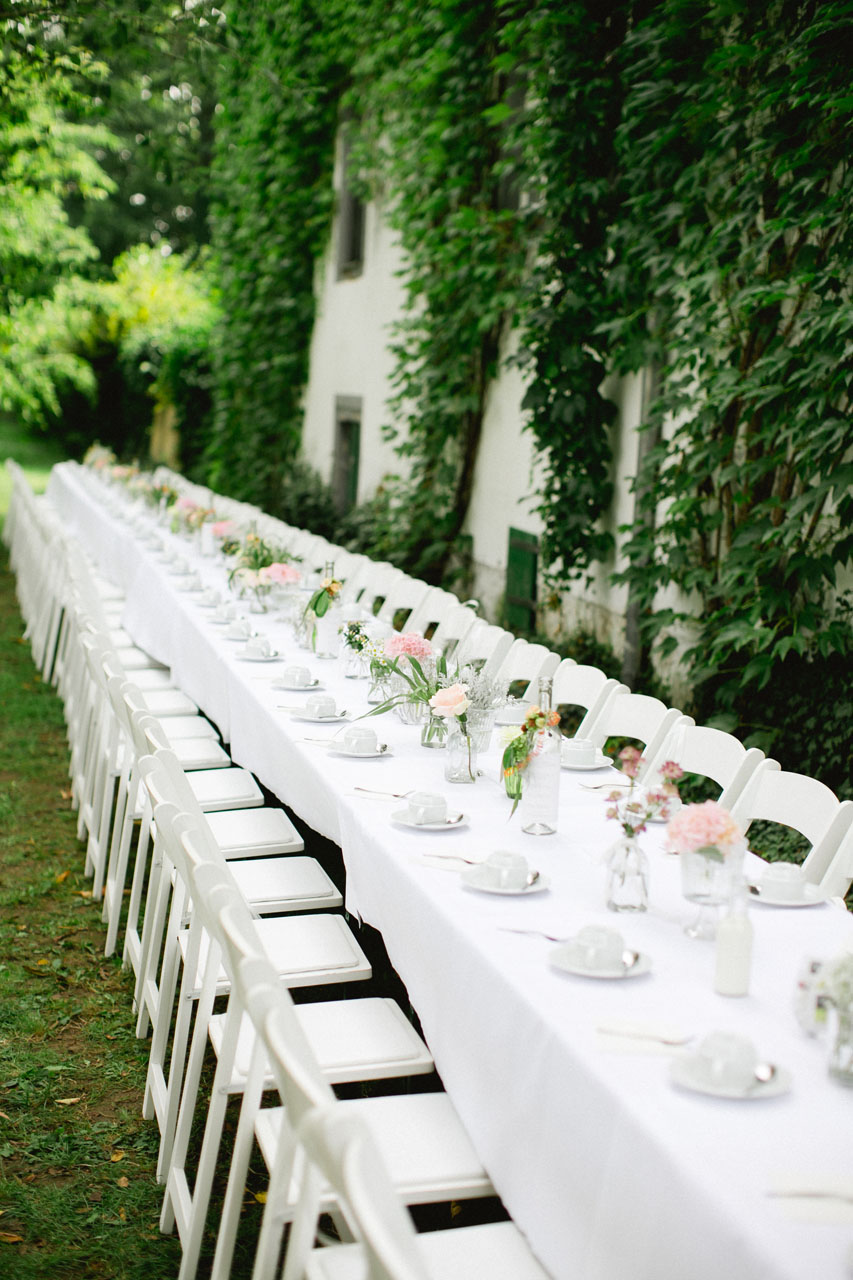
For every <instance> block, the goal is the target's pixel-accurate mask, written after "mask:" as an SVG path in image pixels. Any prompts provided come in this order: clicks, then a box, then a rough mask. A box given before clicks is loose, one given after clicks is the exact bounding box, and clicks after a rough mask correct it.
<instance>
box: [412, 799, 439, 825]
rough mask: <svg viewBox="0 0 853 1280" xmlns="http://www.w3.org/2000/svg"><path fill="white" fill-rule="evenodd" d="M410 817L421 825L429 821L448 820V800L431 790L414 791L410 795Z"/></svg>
mask: <svg viewBox="0 0 853 1280" xmlns="http://www.w3.org/2000/svg"><path fill="white" fill-rule="evenodd" d="M409 817H410V818H411V820H412V822H414V823H416V824H417V825H418V826H419V827H422V826H424V824H425V823H428V822H446V821H447V801H446V800H445V798H444V796H439V795H434V794H433V793H432V792H431V791H413V792H412V794H411V795H410V796H409Z"/></svg>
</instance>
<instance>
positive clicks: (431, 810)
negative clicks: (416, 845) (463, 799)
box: [391, 791, 470, 832]
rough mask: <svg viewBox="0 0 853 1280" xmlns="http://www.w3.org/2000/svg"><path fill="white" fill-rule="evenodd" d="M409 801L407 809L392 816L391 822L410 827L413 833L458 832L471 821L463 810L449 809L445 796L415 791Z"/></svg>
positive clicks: (400, 810) (410, 795) (398, 810)
mask: <svg viewBox="0 0 853 1280" xmlns="http://www.w3.org/2000/svg"><path fill="white" fill-rule="evenodd" d="M400 798H401V799H402V798H403V797H402V796H400ZM407 799H408V803H407V806H406V808H405V809H397V810H396V812H394V813H392V814H391V821H392V822H393V823H396V825H397V826H400V827H408V828H409V829H410V830H412V831H430V832H436V831H456V830H458V829H459V828H460V827H464V826H467V825H468V822H469V821H470V819H469V817H468V815H467V814H466V813H462V812H461V810H451V809H449V808H448V805H447V800H446V799H445V798H444V796H442V795H438V794H435V793H433V792H431V791H413V792H411V793H410V794H409V796H408V797H407Z"/></svg>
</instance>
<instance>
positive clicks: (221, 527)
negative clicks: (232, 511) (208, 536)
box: [210, 520, 236, 538]
mask: <svg viewBox="0 0 853 1280" xmlns="http://www.w3.org/2000/svg"><path fill="white" fill-rule="evenodd" d="M235 528H236V525H235V524H234V521H233V520H214V522H213V524H212V525H211V526H210V530H211V533H212V534H213V536H214V538H230V536H231V534H232V533H233V532H234V530H235Z"/></svg>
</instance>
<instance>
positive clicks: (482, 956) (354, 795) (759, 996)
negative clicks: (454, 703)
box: [48, 463, 853, 1280]
mask: <svg viewBox="0 0 853 1280" xmlns="http://www.w3.org/2000/svg"><path fill="white" fill-rule="evenodd" d="M48 495H49V500H50V501H51V502H52V503H53V504H54V506H55V507H56V509H57V510H58V511H59V513H60V514H61V516H62V517H63V519H64V520H65V522H66V525H67V527H68V528H69V531H70V532H72V533H73V534H74V535H75V536H76V537H77V538H78V540H79V541H80V543H81V544H82V545H83V547H84V548H85V550H86V551H87V552H88V553H89V554H91V555H92V556H93V557H94V558H95V560H96V561H97V562H98V563H99V565H100V567H101V569H102V571H103V572H104V574H105V575H107V576H108V577H110V578H111V579H112V580H114V581H115V582H116V583H117V584H118V585H120V586H121V587H122V588H123V589H124V591H125V593H126V597H127V603H126V607H125V613H124V618H123V623H124V625H125V627H126V629H127V630H128V631H129V633H130V634H131V636H132V637H133V639H134V640H135V641H136V643H138V644H139V645H141V646H142V647H144V648H145V649H146V650H148V651H149V652H150V653H151V654H153V655H154V656H155V657H156V658H158V659H159V660H160V661H162V662H164V663H166V664H168V665H169V666H170V667H171V669H172V672H173V675H174V677H175V680H176V681H177V683H178V684H179V685H180V686H181V688H183V689H184V690H185V692H186V693H188V694H189V695H190V696H191V697H192V698H194V699H195V700H196V701H197V702H198V704H199V705H200V706H201V707H202V709H203V710H204V711H205V712H206V713H207V714H208V715H209V716H210V718H211V719H212V720H214V721H215V723H216V724H217V725H218V726H219V728H220V730H221V732H222V734H223V737H224V738H225V740H226V741H228V742H229V743H230V748H231V753H232V756H233V758H234V760H235V761H236V762H237V763H239V764H241V765H244V766H245V767H247V768H249V769H251V770H252V771H253V772H254V773H255V774H256V775H257V776H258V777H259V779H260V780H261V782H262V783H264V785H265V786H267V787H268V788H270V790H272V791H273V792H274V793H275V794H276V795H277V796H279V797H280V798H281V799H282V801H284V802H285V803H286V804H287V805H289V806H290V807H291V808H292V809H293V810H294V811H295V813H296V814H297V815H298V817H299V818H301V819H302V820H303V821H304V822H305V823H307V824H308V825H309V826H310V827H311V828H313V829H314V830H315V831H317V832H319V833H321V834H322V835H324V836H326V837H328V838H329V839H331V840H333V841H335V842H336V843H337V844H338V845H339V846H340V848H341V850H342V853H343V858H344V862H345V866H346V875H347V884H346V895H347V906H348V909H349V910H350V911H351V912H353V913H354V914H355V915H357V916H359V917H360V918H361V919H363V920H364V921H366V922H367V923H369V924H371V925H373V926H374V927H375V928H377V929H378V930H380V932H381V933H382V935H383V938H384V941H385V945H386V948H387V950H388V954H389V956H390V959H391V961H392V963H393V964H394V966H395V968H396V969H397V971H398V972H399V974H400V976H401V978H402V980H403V981H404V983H405V984H406V987H407V988H408V991H409V995H410V998H411V1001H412V1004H413V1005H414V1007H415V1009H416V1010H417V1012H418V1015H419V1017H420V1020H421V1023H422V1026H423V1029H424V1033H425V1036H426V1039H427V1041H428V1043H429V1046H430V1049H431V1050H432V1052H433V1054H434V1056H435V1060H436V1064H437V1067H438V1070H439V1072H440V1074H441V1077H442V1080H443V1082H444V1085H445V1087H446V1089H447V1091H448V1093H449V1094H450V1096H451V1098H452V1099H453V1102H454V1105H455V1106H456V1108H457V1110H458V1112H459V1114H460V1116H461V1118H462V1120H463V1122H464V1124H465V1126H466V1128H467V1130H468V1132H469V1133H470V1135H471V1138H472V1140H473V1142H474V1144H475V1146H476V1148H477V1150H478V1152H479V1155H480V1157H481V1158H482V1160H483V1162H484V1164H485V1165H486V1167H487V1169H488V1170H489V1172H490V1174H491V1176H492V1179H493V1181H494V1184H495V1186H496V1188H497V1190H498V1192H499V1193H500V1195H501V1197H502V1199H503V1201H504V1203H505V1204H506V1206H507V1208H508V1210H509V1211H510V1213H511V1214H512V1216H513V1218H514V1219H515V1221H516V1222H517V1223H518V1225H519V1227H520V1228H521V1229H522V1230H523V1231H524V1232H525V1233H526V1235H527V1236H528V1239H529V1240H530V1242H531V1245H532V1247H533V1249H534V1251H535V1252H536V1254H537V1255H538V1257H539V1258H540V1260H541V1261H542V1263H543V1265H544V1266H545V1267H546V1268H547V1270H548V1271H549V1272H550V1273H551V1274H552V1275H553V1276H554V1277H569V1276H572V1277H579V1276H583V1277H584V1280H599V1278H601V1280H617V1278H619V1280H623V1278H624V1277H625V1276H632V1277H634V1278H635V1280H642V1278H646V1280H669V1278H670V1277H671V1278H672V1280H676V1277H677V1278H678V1280H683V1278H685V1277H690V1280H719V1277H720V1276H721V1275H725V1276H726V1277H727V1280H759V1278H760V1280H813V1278H814V1277H820V1278H821V1280H841V1278H842V1277H844V1276H848V1275H849V1274H850V1272H849V1270H848V1268H849V1266H850V1263H851V1246H852V1245H853V1197H851V1199H850V1200H849V1201H847V1202H845V1201H844V1200H837V1201H834V1200H825V1199H821V1198H820V1197H815V1198H813V1199H798V1200H796V1201H793V1200H792V1201H788V1200H786V1199H784V1198H782V1199H779V1198H772V1197H771V1196H769V1195H768V1191H769V1190H770V1188H771V1186H772V1185H773V1180H774V1179H775V1178H777V1177H785V1176H787V1175H792V1176H799V1177H800V1178H802V1179H808V1178H810V1177H812V1176H822V1175H827V1176H830V1175H833V1176H839V1177H844V1178H846V1180H847V1183H846V1185H847V1186H849V1189H850V1191H851V1192H853V1097H851V1095H850V1094H848V1093H846V1092H845V1091H844V1090H843V1089H842V1088H841V1087H840V1086H838V1085H837V1084H834V1083H833V1082H832V1081H831V1080H830V1079H829V1077H828V1075H827V1070H826V1053H827V1046H826V1044H825V1042H821V1041H820V1040H816V1039H812V1038H809V1037H807V1036H806V1035H804V1034H803V1033H802V1032H801V1031H800V1029H799V1027H798V1025H797V1023H796V1021H795V1019H794V1016H793V1012H792V996H793V992H794V987H795V982H796V978H797V974H798V971H799V969H800V966H801V963H802V960H803V957H805V956H807V955H815V956H819V957H828V956H831V955H833V954H834V953H835V952H836V951H838V950H840V949H842V948H845V947H848V948H849V947H851V946H853V919H851V917H850V915H849V914H848V913H847V912H845V911H843V910H842V909H840V908H839V907H837V906H834V905H832V904H821V905H817V906H814V907H812V908H809V909H807V910H790V909H789V910H785V909H781V910H777V909H772V908H769V907H766V906H765V907H762V906H760V905H756V906H755V907H754V908H753V910H752V913H751V916H752V920H753V925H754V929H755V951H754V963H753V980H752V988H751V993H750V995H749V996H747V997H746V998H743V999H735V1000H732V999H726V998H724V997H720V996H717V995H715V994H714V992H713V989H712V973H713V961H714V955H713V947H712V946H710V945H709V944H707V943H699V942H694V941H690V940H689V939H687V938H686V937H685V935H684V933H683V929H682V926H683V924H684V923H685V921H686V920H687V919H688V917H689V915H690V914H692V913H693V910H694V909H693V908H692V907H690V905H689V904H688V903H686V902H685V901H684V899H683V898H682V897H681V894H680V891H679V879H678V867H677V860H676V859H674V858H672V857H669V856H667V855H666V854H665V853H664V852H663V850H662V832H661V831H660V829H659V828H656V829H650V830H649V831H648V832H647V833H646V834H645V835H644V836H643V840H644V842H645V846H646V848H647V849H648V851H649V853H650V855H651V863H652V883H651V905H650V909H649V911H648V913H647V914H645V915H643V916H631V917H614V916H612V915H610V914H609V913H608V912H607V911H606V910H605V909H604V897H603V885H604V869H603V865H602V861H601V853H602V851H603V850H604V849H605V848H606V847H607V846H608V844H610V843H612V841H613V839H614V838H615V830H614V824H613V823H609V822H608V821H607V820H606V819H605V816H604V809H605V804H604V802H603V799H602V796H603V794H606V793H604V792H601V791H590V790H587V789H585V788H584V787H583V786H582V785H581V783H582V782H584V781H586V782H589V781H590V779H592V780H595V781H601V780H606V777H607V775H606V774H604V773H595V774H591V775H583V774H576V773H569V772H565V771H564V773H563V775H562V777H561V801H560V826H559V833H558V834H557V835H556V836H553V837H548V838H545V839H536V838H534V837H527V836H524V835H523V834H522V833H521V831H520V826H519V824H518V819H517V816H516V817H515V818H513V819H512V820H508V814H509V803H508V801H507V800H506V798H505V797H504V795H503V793H502V789H501V788H500V786H499V785H498V782H497V775H498V750H499V748H498V746H497V745H496V746H495V747H494V748H493V750H492V751H491V752H490V753H489V754H488V755H487V756H486V757H485V759H484V760H483V759H481V765H482V766H483V767H484V769H485V776H484V777H483V778H481V779H480V780H478V782H477V784H476V785H475V786H464V787H463V786H460V787H453V786H448V785H447V784H445V782H444V779H443V758H442V753H441V752H440V751H425V750H423V749H422V748H421V747H420V745H419V743H418V731H417V730H416V729H414V728H412V727H410V726H406V725H403V724H402V723H400V722H399V721H398V720H397V719H396V718H395V716H394V715H393V713H392V714H386V715H384V716H383V717H381V718H379V719H377V720H374V721H372V722H371V723H372V724H374V725H375V726H376V727H377V729H378V730H379V731H380V737H381V739H382V740H383V741H387V742H388V744H389V748H390V751H389V753H388V754H387V755H386V756H385V757H383V758H381V759H376V760H367V761H365V760H355V761H353V760H350V759H346V758H342V757H336V756H333V755H331V754H329V750H328V747H327V746H326V745H324V744H323V743H318V742H316V741H313V740H312V739H317V738H326V739H330V738H331V737H332V731H331V730H328V729H326V728H325V727H319V726H316V725H313V724H304V723H301V722H297V721H295V720H293V719H292V718H291V710H290V709H291V708H293V707H294V706H296V705H297V704H298V703H299V701H300V698H299V695H295V694H289V693H285V692H282V691H278V690H275V689H274V687H273V683H274V680H275V679H276V678H277V676H279V675H280V672H281V669H282V667H281V664H279V663H270V664H266V665H264V664H256V663H252V662H247V661H243V660H241V659H240V658H239V656H238V652H237V651H238V650H239V649H240V646H239V645H235V644H233V643H230V642H228V641H227V640H225V639H224V637H223V635H222V631H223V628H221V627H219V628H217V627H214V626H212V625H210V611H209V610H204V609H202V608H201V607H200V606H199V603H198V599H199V597H198V595H197V594H196V595H194V594H189V593H186V592H183V591H181V589H180V579H179V578H178V577H175V576H172V575H171V574H170V572H169V564H168V562H166V563H164V562H163V560H162V559H159V558H157V557H156V556H155V555H154V553H153V552H152V551H151V549H150V547H148V546H147V545H145V544H143V543H142V542H141V541H140V539H139V538H138V537H137V536H136V535H135V534H134V533H133V532H132V531H131V529H130V527H129V524H128V522H127V520H126V519H125V518H124V515H123V508H122V505H121V502H123V504H124V508H126V509H128V510H129V499H127V498H125V497H124V495H122V498H121V502H120V501H119V500H117V499H116V496H115V491H114V490H113V489H109V490H108V489H107V487H106V486H105V485H103V484H102V483H101V482H100V481H98V480H96V479H95V477H94V476H93V475H91V474H90V473H88V472H84V470H83V469H81V468H79V467H77V466H76V465H75V464H70V463H64V464H62V465H61V466H59V467H57V468H56V469H55V470H54V472H53V475H52V478H51V482H50V487H49V490H48ZM164 536H166V537H167V538H168V537H170V536H171V535H168V534H165V533H164ZM175 545H176V552H175V554H178V550H177V548H179V551H180V555H181V556H183V557H186V558H187V559H189V560H190V561H191V563H192V567H193V568H194V569H196V570H197V571H198V573H199V575H200V577H201V578H202V580H203V582H204V583H205V585H206V586H210V587H216V588H219V589H222V588H223V586H224V582H225V577H224V567H223V563H222V561H221V559H205V558H202V557H201V556H199V555H197V554H196V552H195V551H194V549H193V548H192V547H191V546H190V544H189V543H188V542H187V541H186V540H183V539H182V540H179V541H178V540H176V544H175ZM253 621H254V622H255V623H256V625H257V628H258V630H260V631H263V632H264V633H266V634H267V635H269V636H270V638H271V640H272V642H273V644H274V645H275V646H276V648H278V649H281V650H282V651H283V653H284V656H285V658H286V659H288V660H289V661H290V662H297V663H300V664H306V665H309V666H312V667H313V668H314V669H315V671H316V673H317V674H318V675H319V676H320V677H321V679H322V680H323V681H324V683H325V685H326V687H327V689H328V690H329V691H330V692H331V693H333V694H334V695H335V697H336V698H337V703H338V706H339V707H346V708H348V709H350V711H351V712H352V713H353V714H360V713H361V712H362V711H364V710H366V709H367V708H366V703H365V700H364V693H365V686H364V684H363V683H362V682H357V681H353V680H347V679H345V678H344V676H343V672H342V670H341V669H340V668H339V664H338V663H336V662H334V661H330V662H320V661H318V660H315V659H313V658H311V656H310V655H306V654H305V653H304V652H301V651H300V650H299V649H298V648H297V647H296V645H295V643H294V641H293V639H292V635H291V633H290V629H289V628H288V627H286V626H285V624H284V623H283V622H282V621H280V620H279V619H278V618H277V617H276V616H275V615H273V614H270V615H261V616H258V617H253ZM355 786H363V787H371V788H377V789H382V790H386V791H398V792H404V791H407V790H408V789H410V788H412V787H418V788H422V789H427V790H438V791H442V792H443V793H444V794H446V795H447V797H448V801H449V803H450V805H451V807H452V808H461V809H462V810H463V811H464V812H465V814H466V816H467V818H468V821H467V822H466V824H465V825H461V826H460V827H458V828H457V829H455V830H448V831H447V832H445V833H441V834H433V833H430V832H424V831H415V830H409V829H406V828H404V827H401V826H399V825H396V824H394V823H393V822H392V814H393V812H394V811H395V810H396V808H398V807H399V805H400V802H395V801H393V800H390V799H387V798H385V797H382V796H374V797H371V796H368V795H366V794H364V793H359V792H356V791H355V790H353V788H354V787H355ZM496 848H505V849H513V850H516V851H519V852H522V853H524V855H525V856H526V857H527V858H528V859H529V860H530V862H531V864H532V865H534V866H535V867H537V868H538V869H539V870H540V871H541V873H542V875H543V876H547V877H548V878H549V879H550V888H549V889H548V890H547V891H545V892H541V893H536V894H528V895H526V896H524V897H501V896H497V895H487V894H484V893H478V892H476V891H473V890H470V889H468V888H466V887H465V886H464V885H463V884H462V882H461V877H460V871H461V870H462V869H463V864H462V863H460V862H458V861H454V860H453V859H450V858H439V857H437V856H435V855H439V854H441V855H446V854H459V855H462V856H463V857H471V858H478V857H480V856H483V855H485V854H486V853H488V852H489V851H491V850H493V849H496ZM596 923H597V924H606V925H610V926H613V925H618V927H619V928H620V929H622V931H623V933H624V936H625V940H626V943H627V945H628V946H630V947H633V948H636V949H638V950H640V951H642V952H644V953H648V954H649V955H650V956H651V959H652V971H651V973H649V974H648V975H645V976H639V977H636V978H634V979H631V980H625V981H621V982H606V981H596V980H590V979H584V978H577V977H573V976H571V975H569V974H567V973H564V972H559V971H557V970H555V969H553V968H551V967H550V966H549V961H548V957H549V952H550V951H551V950H552V944H551V943H549V942H548V941H546V940H545V939H542V938H538V937H531V936H523V935H518V934H513V933H509V932H503V931H502V929H503V928H505V927H510V928H535V929H543V930H545V931H547V932H549V933H554V934H557V935H568V934H572V933H574V932H576V931H577V929H578V928H580V927H582V926H583V925H586V924H596ZM626 1019H628V1020H633V1019H636V1020H639V1022H640V1023H641V1024H646V1023H648V1024H649V1025H651V1024H654V1025H658V1024H661V1023H662V1022H666V1023H667V1024H674V1025H675V1026H676V1027H677V1028H679V1029H681V1030H682V1031H683V1032H684V1033H685V1034H692V1035H694V1036H695V1037H697V1038H701V1037H702V1036H704V1035H705V1034H706V1033H707V1032H709V1031H711V1030H713V1029H717V1028H720V1029H725V1030H730V1031H735V1032H740V1033H742V1034H745V1035H748V1036H749V1037H751V1038H752V1039H753V1040H754V1042H755V1044H756V1046H757V1048H758V1051H759V1053H760V1055H761V1057H762V1058H766V1059H769V1060H770V1061H772V1062H775V1063H778V1064H780V1065H782V1066H783V1067H784V1068H786V1069H787V1070H789V1071H790V1072H791V1075H792V1087H791V1090H790V1092H788V1093H785V1094H783V1095H780V1096H778V1097H773V1098H765V1099H762V1100H756V1101H747V1102H742V1101H730V1100H725V1099H720V1098H712V1097H707V1096H702V1095H699V1094H693V1093H688V1092H685V1091H682V1090H678V1089H676V1088H675V1087H673V1085H672V1084H671V1083H670V1080H669V1066H670V1057H669V1054H668V1053H665V1052H662V1051H661V1049H660V1047H658V1046H655V1045H654V1044H653V1043H652V1042H643V1041H631V1040H629V1039H626V1038H622V1037H619V1036H612V1035H608V1034H607V1033H606V1032H604V1033H602V1031H600V1030H599V1028H600V1027H602V1026H605V1027H606V1026H607V1025H611V1026H612V1025H614V1024H616V1025H618V1024H619V1022H620V1020H626Z"/></svg>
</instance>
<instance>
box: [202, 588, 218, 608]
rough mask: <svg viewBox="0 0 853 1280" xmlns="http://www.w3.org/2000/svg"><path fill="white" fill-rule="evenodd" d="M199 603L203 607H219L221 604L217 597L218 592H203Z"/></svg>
mask: <svg viewBox="0 0 853 1280" xmlns="http://www.w3.org/2000/svg"><path fill="white" fill-rule="evenodd" d="M201 603H202V604H204V605H211V606H212V605H219V604H220V603H221V597H220V595H219V592H218V591H205V593H204V595H203V596H202V598H201Z"/></svg>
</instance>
